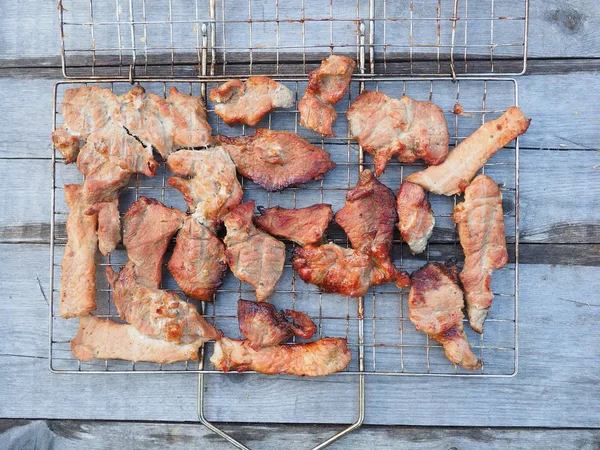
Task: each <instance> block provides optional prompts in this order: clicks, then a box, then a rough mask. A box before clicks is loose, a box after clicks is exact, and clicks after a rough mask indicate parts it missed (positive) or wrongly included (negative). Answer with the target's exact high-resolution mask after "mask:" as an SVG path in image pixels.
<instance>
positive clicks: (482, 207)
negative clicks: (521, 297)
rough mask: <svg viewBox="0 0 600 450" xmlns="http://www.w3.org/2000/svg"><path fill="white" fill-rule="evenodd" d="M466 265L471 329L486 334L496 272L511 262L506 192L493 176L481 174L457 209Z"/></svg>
mask: <svg viewBox="0 0 600 450" xmlns="http://www.w3.org/2000/svg"><path fill="white" fill-rule="evenodd" d="M452 218H453V220H454V221H455V222H456V225H457V227H458V236H459V238H460V245H461V246H462V248H463V251H464V253H465V265H464V267H463V270H462V271H461V273H460V275H459V277H460V281H461V282H462V284H463V286H464V288H465V293H466V297H467V315H468V316H469V323H470V325H471V328H473V330H475V331H476V332H478V333H482V332H483V322H484V321H485V319H486V317H487V315H488V312H489V309H490V306H491V304H492V300H493V299H494V294H493V293H492V289H491V284H492V272H493V271H494V270H498V269H501V268H502V267H504V266H505V265H506V263H507V262H508V252H507V251H506V237H505V233H504V214H503V212H502V193H501V192H500V189H499V188H498V185H497V184H496V183H495V182H494V180H492V179H491V178H490V177H488V176H486V175H479V176H477V178H475V180H473V182H472V183H471V185H470V186H469V187H468V188H467V189H466V191H465V201H464V202H463V203H459V204H458V205H456V207H455V208H454V215H453V216H452Z"/></svg>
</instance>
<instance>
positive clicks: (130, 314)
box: [106, 261, 220, 348]
mask: <svg viewBox="0 0 600 450" xmlns="http://www.w3.org/2000/svg"><path fill="white" fill-rule="evenodd" d="M106 278H107V279H108V282H109V283H110V285H111V286H112V288H113V301H114V302H115V306H116V307H117V311H119V315H120V316H121V319H123V320H126V321H127V322H129V323H130V324H131V325H133V326H134V327H135V328H136V330H138V331H139V332H140V333H141V334H143V335H145V336H149V337H151V338H154V339H162V340H164V341H172V342H178V343H180V344H195V345H196V348H197V347H199V346H200V345H201V344H202V343H204V342H206V341H208V340H209V339H217V338H219V337H220V334H219V332H218V331H217V330H216V329H215V327H213V326H212V325H210V324H209V323H208V322H206V320H204V317H202V316H201V315H200V314H198V311H197V310H196V307H195V306H194V305H192V304H190V303H187V302H184V301H182V300H181V299H180V298H179V297H178V296H177V295H175V294H172V293H170V292H167V291H163V290H160V289H153V288H149V287H148V286H145V285H143V284H141V283H138V282H137V280H136V279H135V276H134V270H133V263H132V262H131V261H129V262H127V264H126V265H125V267H123V268H122V269H121V271H120V272H119V273H116V272H115V271H114V270H113V269H112V267H110V266H108V267H107V268H106Z"/></svg>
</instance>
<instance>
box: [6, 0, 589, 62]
mask: <svg viewBox="0 0 600 450" xmlns="http://www.w3.org/2000/svg"><path fill="white" fill-rule="evenodd" d="M63 3H64V5H65V7H66V8H67V9H69V10H70V11H68V12H67V13H66V17H67V18H69V17H72V18H73V20H72V21H76V20H85V19H87V18H88V15H89V12H88V8H87V4H85V3H84V4H81V5H80V6H79V7H77V5H75V4H73V5H72V4H71V3H72V2H69V1H64V2H63ZM253 3H254V6H253V18H254V19H255V20H260V19H261V18H263V17H264V18H265V19H274V18H275V16H274V7H273V6H272V5H271V4H269V3H265V4H264V5H263V4H262V3H261V2H253ZM449 3H451V2H449ZM523 3H524V2H523V0H511V2H503V4H502V5H496V13H497V14H496V15H497V16H498V17H500V16H503V15H506V16H511V15H512V14H510V12H512V11H514V8H512V6H513V4H514V5H516V6H517V7H518V10H517V11H519V12H521V10H522V4H523ZM218 4H219V9H220V7H221V2H218ZM361 4H362V8H361V12H360V13H359V15H360V16H361V17H366V15H367V12H368V9H367V8H366V6H365V5H366V1H361ZM94 5H95V19H96V20H98V21H100V20H104V21H107V20H114V19H115V17H116V15H115V7H114V3H111V2H109V1H106V2H95V3H94ZM174 5H175V7H174V16H173V18H174V19H175V20H176V19H178V18H179V17H180V16H181V17H184V16H185V18H188V17H189V15H187V16H186V15H185V14H184V12H185V9H184V8H182V7H181V6H182V5H183V3H181V2H174ZM338 5H344V4H343V3H338V2H335V4H334V14H336V15H340V16H341V17H345V18H348V19H354V18H355V17H356V8H355V5H356V2H351V6H350V7H345V6H340V7H338ZM429 5H430V4H429V3H427V2H426V3H424V6H423V7H421V8H419V7H417V8H416V10H415V12H414V16H415V17H418V16H419V14H422V17H426V16H427V14H426V12H427V8H428V7H429ZM436 5H437V3H433V2H432V3H431V8H432V14H431V16H432V17H436V13H435V10H434V9H433V8H434V6H436ZM237 6H238V5H237V3H236V2H232V1H229V2H226V3H225V7H226V17H227V18H229V19H233V18H235V17H237V16H240V17H241V16H243V18H244V19H247V8H238V7H237ZM307 6H308V7H309V12H308V14H309V15H310V14H311V11H315V10H317V11H316V12H315V13H312V14H315V16H319V14H320V15H321V16H323V17H328V16H329V8H328V6H326V5H324V4H323V3H321V2H312V3H311V2H309V3H308V4H307ZM376 6H377V8H376V11H377V13H378V15H379V16H381V15H380V13H381V11H382V2H381V1H377V2H376ZM469 6H470V8H471V12H472V14H475V12H477V11H476V10H477V9H481V10H482V11H481V17H487V14H488V12H487V11H484V10H485V9H489V7H490V5H489V2H484V3H482V4H481V5H480V6H478V4H473V5H469ZM595 6H596V4H595V2H594V0H577V1H573V2H570V3H568V4H564V3H563V2H560V1H558V0H554V1H550V2H547V1H543V0H532V1H531V6H530V46H529V54H530V56H531V57H544V58H548V57H598V56H600V54H599V50H598V48H600V46H599V45H597V44H598V42H599V40H600V37H599V33H598V31H597V30H598V29H599V26H598V25H599V22H600V14H598V12H597V9H596V8H595ZM204 7H205V4H204V3H202V2H201V4H200V15H199V17H200V18H202V17H204V16H205V15H206V11H205V10H204V9H205V8H204ZM388 9H389V10H390V11H389V13H388V15H392V13H393V11H392V9H393V8H388ZM31 11H35V15H32V14H31ZM127 12H128V11H126V10H125V9H124V11H123V18H125V17H126V14H125V13H127ZM443 12H444V15H446V12H445V11H443ZM69 14H70V15H69ZM148 14H150V15H151V16H152V14H154V15H155V16H156V17H155V18H159V19H165V18H166V17H167V10H166V7H160V8H159V7H157V8H152V9H150V10H149V12H148ZM398 14H400V16H402V14H401V11H398ZM296 16H297V17H296ZM153 17H154V16H153ZM286 17H288V18H292V19H300V8H299V5H298V4H297V3H290V4H289V6H287V5H286V4H284V5H280V18H281V19H282V21H283V23H282V25H281V30H280V45H285V44H286V43H287V44H293V42H294V39H297V38H298V36H299V35H300V29H297V30H296V29H294V28H293V24H288V23H287V22H285V20H283V19H285V18H286ZM471 17H475V16H471ZM222 18H223V16H222V14H219V15H218V17H217V19H219V20H221V19H222ZM497 22H498V24H497V25H496V33H498V34H497V35H496V37H497V39H496V42H499V43H502V42H503V41H502V33H511V32H514V31H515V30H513V29H512V26H513V24H512V23H511V22H510V21H497ZM484 23H485V26H481V27H479V28H480V29H481V31H480V32H478V31H477V28H478V27H476V26H475V23H471V24H470V28H469V29H470V34H469V36H468V38H469V40H470V42H473V43H479V42H481V43H485V42H489V39H490V33H489V31H490V30H489V25H488V24H487V22H484ZM242 25H245V26H244V27H242ZM402 25H404V24H402V23H399V24H398V26H397V30H398V31H397V33H398V37H400V36H401V35H403V34H406V30H405V28H406V27H404V26H402ZM286 26H287V28H286ZM418 26H419V24H418V23H417V28H415V33H416V32H418V31H419V28H418ZM230 27H231V28H230V30H229V31H230V32H229V34H228V37H229V39H230V41H228V45H229V46H235V45H237V44H236V42H237V41H236V39H239V40H247V38H248V31H247V29H248V26H247V24H239V27H237V28H239V29H236V27H235V26H233V25H231V26H230ZM340 27H341V28H340V30H337V28H336V29H335V32H334V34H335V38H336V39H338V35H339V39H340V40H341V41H342V42H345V41H344V39H346V38H345V37H344V36H343V35H341V31H342V30H343V27H342V26H340ZM503 27H506V29H504V28H503ZM71 28H73V29H69V27H67V29H66V30H65V32H66V34H67V35H68V36H69V39H70V40H71V41H73V40H76V39H80V40H81V42H83V43H85V44H87V45H89V44H90V30H89V27H87V28H86V27H84V26H81V27H77V28H76V27H71ZM138 28H139V30H138V32H137V33H138V36H137V39H138V41H137V44H138V45H139V46H140V48H141V49H143V42H142V41H141V40H140V38H141V36H142V34H141V33H142V32H141V28H142V27H138ZM430 28H431V30H429V31H428V30H427V29H423V30H422V31H421V37H422V38H426V37H427V36H428V35H427V34H426V33H429V32H433V33H434V34H435V32H436V31H435V30H433V28H432V27H430ZM104 29H106V31H104ZM458 29H459V32H460V29H461V28H460V26H459V27H458ZM0 30H2V31H1V32H0V60H5V61H6V65H8V64H10V65H12V66H23V65H25V64H34V66H37V65H49V64H50V65H57V64H58V60H57V58H56V56H57V55H58V49H59V38H58V11H57V8H56V2H54V1H44V2H37V1H35V0H26V1H22V2H18V3H12V4H9V5H7V7H6V8H5V10H4V14H3V16H2V18H0ZM432 30H433V31H432ZM116 31H117V28H116V25H112V26H109V25H106V26H104V27H103V26H98V27H97V29H96V35H97V36H96V40H97V44H96V45H97V46H98V47H102V46H108V45H109V43H110V42H111V41H103V40H102V39H103V38H106V39H110V35H107V36H104V34H105V33H112V40H113V41H114V40H115V39H116V34H117V33H116ZM121 31H122V45H123V46H124V47H127V46H128V41H127V39H130V38H129V34H128V31H129V27H128V26H124V25H123V26H122V30H121ZM338 31H339V33H338ZM442 31H443V37H444V38H445V37H446V34H447V32H449V31H448V30H446V29H445V28H444V30H442ZM377 32H378V36H379V34H380V33H381V30H379V29H378V30H377ZM387 32H388V34H389V36H392V35H393V33H394V26H393V23H392V24H390V27H389V30H387ZM147 33H148V34H147V36H148V38H149V41H148V42H147V46H150V47H152V46H155V47H158V46H160V45H165V43H167V44H168V43H169V42H170V36H169V29H168V27H164V26H154V27H148V29H147ZM424 33H425V34H424ZM478 33H479V34H478ZM219 35H220V36H221V35H222V33H219ZM253 35H254V36H253V37H254V40H255V45H258V44H261V42H262V41H261V39H262V40H264V41H265V42H263V47H264V46H265V45H268V44H270V45H274V44H275V43H276V39H275V26H274V24H261V23H257V24H255V25H254V30H253ZM220 36H219V37H220ZM313 37H315V38H318V39H321V42H323V41H325V42H326V43H327V45H328V44H329V27H328V26H327V24H323V25H319V23H315V24H313V28H310V27H308V33H307V38H308V39H312V38H313ZM174 39H175V42H174V44H175V45H179V46H180V47H187V48H190V47H193V46H195V45H196V44H197V38H196V30H195V29H193V28H191V26H190V28H189V29H187V28H185V27H182V29H181V32H180V33H178V32H177V30H176V32H175V35H174ZM267 39H268V41H267ZM288 41H289V42H288ZM459 41H460V39H459ZM416 42H419V41H418V40H417V41H416ZM422 42H429V41H422ZM433 42H436V40H434V41H433ZM457 42H458V41H457ZM113 44H116V42H113ZM238 44H239V45H243V46H246V45H247V43H246V42H241V41H240V42H239V43H238ZM320 45H322V44H320ZM73 48H74V47H73ZM125 53H128V52H125ZM129 53H130V52H129ZM151 53H152V51H151ZM256 53H260V52H256ZM139 56H140V58H142V57H143V56H144V53H143V51H142V52H140V55H139Z"/></svg>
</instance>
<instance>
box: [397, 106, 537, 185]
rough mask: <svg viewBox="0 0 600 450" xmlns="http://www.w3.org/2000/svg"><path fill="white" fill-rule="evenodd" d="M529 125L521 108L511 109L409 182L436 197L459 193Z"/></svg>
mask: <svg viewBox="0 0 600 450" xmlns="http://www.w3.org/2000/svg"><path fill="white" fill-rule="evenodd" d="M530 122H531V119H527V118H526V117H525V116H524V115H523V113H522V112H521V110H520V109H519V108H517V107H516V106H511V107H510V108H508V110H507V111H506V112H505V113H504V114H503V115H502V116H501V117H499V118H498V119H495V120H491V121H489V122H486V123H485V124H483V125H482V126H481V127H480V128H479V129H478V130H477V131H475V132H474V133H473V134H471V135H470V136H469V137H467V138H466V139H465V140H464V141H462V142H461V143H460V144H458V145H457V146H456V147H455V148H454V150H452V151H451V152H450V155H449V156H448V159H446V161H444V162H443V163H442V164H440V165H439V166H435V167H428V168H427V169H425V170H422V171H420V172H415V173H413V174H410V175H409V176H408V177H406V180H407V181H411V182H413V183H417V184H420V185H421V186H423V187H424V188H425V189H427V190H428V191H430V192H433V193H434V194H442V195H454V194H459V193H461V192H463V191H464V190H465V189H466V187H467V186H468V185H469V183H470V182H471V180H472V179H473V177H474V176H475V174H476V173H477V171H478V170H479V169H481V168H482V167H483V166H484V165H485V163H486V162H487V161H488V160H489V159H490V158H491V157H492V156H493V155H494V154H495V153H496V152H497V151H498V150H500V149H501V148H502V147H504V146H505V145H507V144H508V143H509V142H510V141H512V140H513V139H515V138H517V137H518V136H520V135H521V134H523V133H525V132H526V131H527V128H529V123H530Z"/></svg>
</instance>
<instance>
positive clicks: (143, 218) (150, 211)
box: [123, 197, 185, 288]
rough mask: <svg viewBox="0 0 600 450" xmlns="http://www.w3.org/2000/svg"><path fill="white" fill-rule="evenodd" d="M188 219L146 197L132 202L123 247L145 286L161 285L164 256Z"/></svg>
mask: <svg viewBox="0 0 600 450" xmlns="http://www.w3.org/2000/svg"><path fill="white" fill-rule="evenodd" d="M184 217H185V213H183V212H182V211H179V210H177V209H172V208H167V207H166V206H165V205H163V204H162V203H161V202H159V201H158V200H155V199H153V198H146V197H140V198H139V200H137V201H135V202H134V203H132V204H131V206H130V207H129V209H128V210H127V212H126V213H125V215H124V216H123V244H124V245H125V248H126V249H127V256H128V257H129V259H130V260H131V261H132V262H133V264H134V268H135V276H136V278H137V280H139V281H140V282H141V283H143V284H145V285H146V286H149V287H153V288H157V287H158V286H159V285H160V281H161V279H162V261H163V255H164V254H165V251H166V250H167V246H168V245H169V242H170V241H171V238H172V237H173V236H174V235H175V233H177V230H179V228H180V227H181V224H182V222H183V219H184Z"/></svg>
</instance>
